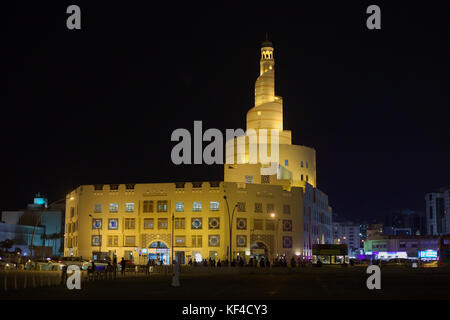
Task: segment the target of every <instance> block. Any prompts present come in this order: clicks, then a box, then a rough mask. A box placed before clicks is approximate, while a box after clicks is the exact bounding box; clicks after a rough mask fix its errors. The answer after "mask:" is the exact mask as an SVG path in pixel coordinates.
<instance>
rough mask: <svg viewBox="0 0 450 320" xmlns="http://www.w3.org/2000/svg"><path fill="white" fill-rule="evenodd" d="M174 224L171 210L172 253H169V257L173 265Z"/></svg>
mask: <svg viewBox="0 0 450 320" xmlns="http://www.w3.org/2000/svg"><path fill="white" fill-rule="evenodd" d="M174 224H175V215H174V213H173V211H172V254H171V256H172V258H171V262H172V266H173V247H174V246H175V242H174V232H173V230H174Z"/></svg>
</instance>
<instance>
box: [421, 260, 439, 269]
mask: <svg viewBox="0 0 450 320" xmlns="http://www.w3.org/2000/svg"><path fill="white" fill-rule="evenodd" d="M422 266H423V267H424V268H437V267H439V264H438V262H437V260H435V261H425V262H424V263H423V265H422Z"/></svg>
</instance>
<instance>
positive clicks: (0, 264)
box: [0, 260, 16, 270]
mask: <svg viewBox="0 0 450 320" xmlns="http://www.w3.org/2000/svg"><path fill="white" fill-rule="evenodd" d="M15 268H16V264H15V263H13V262H8V261H3V260H0V270H12V269H15Z"/></svg>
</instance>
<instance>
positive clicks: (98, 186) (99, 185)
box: [94, 184, 103, 191]
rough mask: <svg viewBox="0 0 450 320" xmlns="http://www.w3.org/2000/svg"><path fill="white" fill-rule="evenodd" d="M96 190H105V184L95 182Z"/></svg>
mask: <svg viewBox="0 0 450 320" xmlns="http://www.w3.org/2000/svg"><path fill="white" fill-rule="evenodd" d="M94 190H96V191H100V190H103V185H102V184H94Z"/></svg>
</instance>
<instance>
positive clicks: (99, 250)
mask: <svg viewBox="0 0 450 320" xmlns="http://www.w3.org/2000/svg"><path fill="white" fill-rule="evenodd" d="M89 217H91V218H93V217H92V214H89ZM102 227H103V225H102ZM95 228H96V229H97V231H98V240H99V245H98V255H99V256H100V254H101V253H102V238H101V235H100V228H97V226H95ZM99 256H98V257H97V261H99V260H100V257H99ZM92 259H94V254H92Z"/></svg>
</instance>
